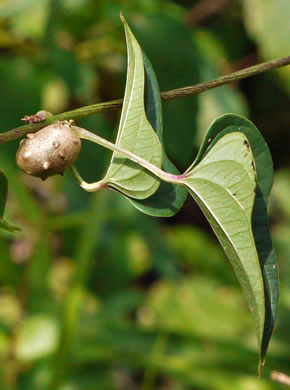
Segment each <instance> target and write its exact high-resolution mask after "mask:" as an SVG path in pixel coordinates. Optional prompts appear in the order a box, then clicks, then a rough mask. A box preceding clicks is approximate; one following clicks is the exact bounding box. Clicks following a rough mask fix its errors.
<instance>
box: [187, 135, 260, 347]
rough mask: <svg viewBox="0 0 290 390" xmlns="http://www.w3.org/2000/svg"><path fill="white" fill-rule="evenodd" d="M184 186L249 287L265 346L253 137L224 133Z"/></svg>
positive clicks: (249, 298) (248, 296) (247, 294)
mask: <svg viewBox="0 0 290 390" xmlns="http://www.w3.org/2000/svg"><path fill="white" fill-rule="evenodd" d="M183 182H184V184H185V185H186V186H187V188H188V189H189V191H190V193H191V195H192V196H193V198H194V199H195V200H196V202H197V203H198V204H199V206H200V208H201V209H202V211H203V212H204V214H205V216H206V217H207V219H208V221H209V223H210V224H211V226H212V228H213V230H214V231H215V233H216V235H217V237H218V239H219V241H220V243H221V245H222V247H223V249H224V251H225V252H226V254H227V255H228V257H229V260H230V262H231V263H232V265H233V268H234V270H235V272H236V275H237V277H238V279H239V281H240V284H241V286H242V288H243V291H244V295H245V297H246V299H247V302H248V305H249V307H250V309H251V312H252V315H253V318H254V320H255V325H256V332H257V338H258V343H259V346H260V348H261V345H262V338H263V332H264V321H265V298H264V283H263V277H262V272H261V269H260V263H259V258H258V253H257V250H256V245H255V241H254V237H253V233H252V210H253V206H254V201H255V188H256V172H255V162H254V156H253V154H252V151H251V147H250V145H249V142H248V139H247V137H246V136H245V135H244V134H243V133H241V132H234V133H229V134H226V135H224V136H223V137H222V138H220V139H219V140H218V141H217V142H216V143H215V145H213V147H212V148H211V150H209V151H208V153H207V154H205V155H204V157H203V159H202V160H201V161H200V162H199V164H198V165H196V166H195V167H194V168H192V169H191V170H189V171H188V173H187V176H186V178H185V179H184V180H183Z"/></svg>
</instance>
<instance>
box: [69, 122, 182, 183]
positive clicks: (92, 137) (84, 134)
mask: <svg viewBox="0 0 290 390" xmlns="http://www.w3.org/2000/svg"><path fill="white" fill-rule="evenodd" d="M72 128H73V129H74V130H75V131H76V132H77V134H78V136H79V137H80V138H83V139H86V140H88V141H91V142H95V143H96V144H99V145H102V146H104V147H105V148H107V149H110V150H112V151H113V152H117V153H121V154H123V155H124V157H126V158H128V159H129V160H131V161H134V162H135V163H137V164H138V165H141V166H142V167H143V168H145V169H147V170H148V171H150V172H152V173H153V174H154V175H155V176H157V177H159V178H160V179H161V180H164V181H166V182H168V183H175V184H180V182H181V179H182V178H184V175H173V174H171V173H167V172H164V171H162V169H159V168H158V167H156V166H155V165H153V164H151V163H150V162H149V161H147V160H144V159H143V158H142V157H139V156H137V155H136V154H134V153H132V152H129V151H128V150H126V149H123V148H122V147H121V146H118V145H116V144H113V143H112V142H110V141H108V140H106V139H104V138H102V137H100V136H99V135H96V134H94V133H91V132H90V131H88V130H85V129H82V128H81V127H77V126H73V127H72ZM72 174H73V176H74V178H75V179H76V180H77V182H78V183H79V184H80V185H81V186H82V187H83V188H84V189H86V190H87V191H96V190H98V189H100V188H102V187H105V186H106V183H105V182H103V181H99V182H96V183H92V184H88V183H86V182H85V181H84V180H83V179H82V178H81V177H80V175H79V174H78V172H77V171H76V169H75V168H72Z"/></svg>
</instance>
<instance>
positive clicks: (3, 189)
mask: <svg viewBox="0 0 290 390" xmlns="http://www.w3.org/2000/svg"><path fill="white" fill-rule="evenodd" d="M7 192H8V181H7V178H6V176H5V175H4V173H3V172H2V171H0V229H4V230H6V231H8V232H10V233H14V232H16V231H19V230H20V229H19V228H18V227H17V226H13V225H11V224H9V223H8V222H6V221H5V219H4V218H3V215H4V210H5V204H6V199H7Z"/></svg>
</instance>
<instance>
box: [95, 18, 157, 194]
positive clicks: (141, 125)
mask: <svg viewBox="0 0 290 390" xmlns="http://www.w3.org/2000/svg"><path fill="white" fill-rule="evenodd" d="M121 19H122V21H123V23H124V27H125V33H126V39H127V48H128V69H127V83H126V92H125V97H124V103H123V109H122V115H121V120H120V126H119V131H118V136H117V141H116V144H117V145H118V146H121V147H122V148H124V149H126V150H127V151H130V152H133V153H135V154H136V155H138V156H140V157H142V158H143V159H145V160H147V161H149V162H150V163H152V164H153V165H155V166H156V167H158V168H160V167H161V163H162V149H161V145H160V142H159V139H158V136H157V135H156V133H155V132H154V130H153V129H152V127H151V125H150V123H149V122H148V120H147V118H146V115H145V108H144V84H145V75H144V66H143V55H142V50H141V48H140V46H139V44H138V42H137V41H136V39H135V37H134V35H133V33H132V32H131V30H130V28H129V26H128V24H127V22H126V21H125V19H124V18H123V16H121ZM102 182H103V183H104V184H106V185H108V186H109V187H111V188H113V189H115V190H117V191H120V192H121V193H123V194H124V195H127V196H130V197H132V198H136V199H145V198H148V197H149V196H150V195H152V194H154V193H155V191H156V190H157V188H158V187H159V184H160V180H159V179H158V178H156V177H155V176H154V175H153V174H152V173H151V172H149V171H147V170H146V169H145V168H142V167H140V166H139V165H138V164H136V163H134V162H132V161H129V160H128V159H126V158H124V157H122V154H120V153H117V152H114V153H113V156H112V160H111V163H110V166H109V168H108V171H107V173H106V176H105V178H104V179H103V180H102Z"/></svg>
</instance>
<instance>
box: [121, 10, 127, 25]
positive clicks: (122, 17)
mask: <svg viewBox="0 0 290 390" xmlns="http://www.w3.org/2000/svg"><path fill="white" fill-rule="evenodd" d="M120 19H121V20H122V23H124V24H125V23H126V19H125V18H124V15H123V12H122V11H121V12H120Z"/></svg>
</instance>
